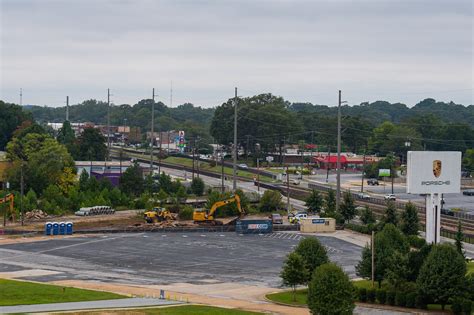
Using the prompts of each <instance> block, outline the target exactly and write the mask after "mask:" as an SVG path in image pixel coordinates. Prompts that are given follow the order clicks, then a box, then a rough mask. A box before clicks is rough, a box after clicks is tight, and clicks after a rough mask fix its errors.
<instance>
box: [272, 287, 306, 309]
mask: <svg viewBox="0 0 474 315" xmlns="http://www.w3.org/2000/svg"><path fill="white" fill-rule="evenodd" d="M307 296H308V289H301V290H296V296H295V297H296V301H293V291H284V292H278V293H272V294H267V295H266V297H267V299H269V300H270V301H274V302H278V303H284V304H291V305H298V306H305V305H306V298H307Z"/></svg>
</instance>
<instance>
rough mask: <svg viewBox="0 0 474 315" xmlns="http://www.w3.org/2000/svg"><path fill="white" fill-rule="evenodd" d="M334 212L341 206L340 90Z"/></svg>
mask: <svg viewBox="0 0 474 315" xmlns="http://www.w3.org/2000/svg"><path fill="white" fill-rule="evenodd" d="M336 167H337V169H336V179H337V186H336V211H339V205H340V204H341V90H339V102H338V106H337V163H336Z"/></svg>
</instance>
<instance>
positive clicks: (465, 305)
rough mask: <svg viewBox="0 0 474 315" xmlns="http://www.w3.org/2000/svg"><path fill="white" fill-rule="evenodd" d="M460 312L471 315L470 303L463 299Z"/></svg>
mask: <svg viewBox="0 0 474 315" xmlns="http://www.w3.org/2000/svg"><path fill="white" fill-rule="evenodd" d="M462 311H463V312H464V314H471V311H472V301H471V300H468V299H464V301H463V302H462Z"/></svg>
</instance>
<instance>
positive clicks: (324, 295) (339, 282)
mask: <svg viewBox="0 0 474 315" xmlns="http://www.w3.org/2000/svg"><path fill="white" fill-rule="evenodd" d="M354 307H355V305H354V287H353V285H352V283H351V281H350V280H349V277H348V276H347V275H346V274H345V273H344V271H343V270H342V269H341V267H339V266H337V265H336V264H333V263H328V264H324V265H321V266H319V267H318V268H317V269H316V270H315V271H314V274H313V278H312V279H311V282H310V283H309V285H308V308H309V309H310V310H311V312H312V313H313V314H341V315H345V314H347V315H350V314H352V311H353V310H354Z"/></svg>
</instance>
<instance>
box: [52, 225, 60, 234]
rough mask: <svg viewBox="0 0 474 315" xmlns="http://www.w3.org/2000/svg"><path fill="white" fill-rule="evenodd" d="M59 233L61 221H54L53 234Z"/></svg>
mask: <svg viewBox="0 0 474 315" xmlns="http://www.w3.org/2000/svg"><path fill="white" fill-rule="evenodd" d="M58 234H59V223H58V222H53V235H58Z"/></svg>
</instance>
